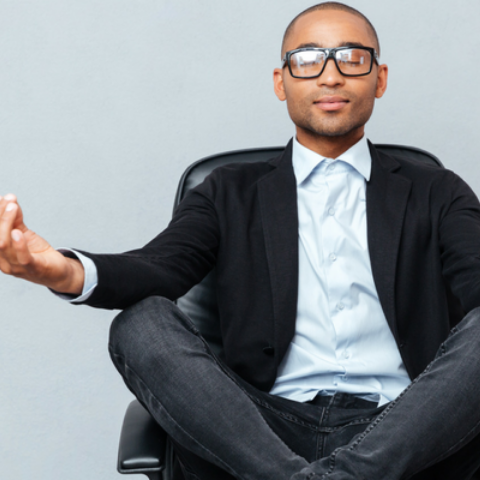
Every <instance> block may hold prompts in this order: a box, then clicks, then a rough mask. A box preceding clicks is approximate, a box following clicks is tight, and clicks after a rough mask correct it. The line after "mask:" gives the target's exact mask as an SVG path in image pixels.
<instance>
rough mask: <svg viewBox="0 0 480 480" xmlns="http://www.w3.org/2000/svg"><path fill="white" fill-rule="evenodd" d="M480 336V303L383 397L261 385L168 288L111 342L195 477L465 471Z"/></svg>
mask: <svg viewBox="0 0 480 480" xmlns="http://www.w3.org/2000/svg"><path fill="white" fill-rule="evenodd" d="M479 346H480V308H479V309H475V310H473V311H472V312H470V314H469V315H467V317H465V319H464V320H463V321H462V322H461V323H460V324H459V325H458V326H457V327H456V328H455V329H454V330H452V333H451V335H450V337H449V338H448V339H447V341H446V342H445V343H444V344H443V345H442V346H441V348H440V350H439V352H438V354H437V357H436V359H435V360H434V361H433V362H432V363H431V364H430V365H429V367H428V368H427V369H426V371H425V372H424V373H423V374H422V375H420V376H419V377H418V378H417V379H415V380H414V381H413V382H412V384H411V385H410V386H409V387H408V388H407V389H406V390H405V391H404V392H403V393H402V394H401V395H400V396H399V398H397V399H396V400H395V401H394V402H391V403H390V404H388V405H387V406H385V407H381V408H378V407H376V406H375V405H374V404H372V403H371V402H367V401H365V400H361V399H357V398H356V397H353V396H352V395H347V394H341V393H339V394H336V395H334V396H333V397H317V398H316V399H315V400H314V401H313V402H308V403H299V402H294V401H290V400H287V399H284V398H281V397H276V396H273V395H269V394H268V393H265V392H260V391H258V390H257V389H255V388H254V387H252V386H251V385H249V384H247V383H246V382H244V381H243V380H242V379H240V378H238V377H237V376H236V375H235V374H234V373H233V372H231V371H230V370H229V369H228V368H227V367H226V366H225V365H224V364H223V363H222V362H220V361H218V360H217V359H216V358H215V356H214V355H213V354H212V353H211V352H210V349H209V348H208V345H207V344H206V343H205V341H204V340H203V339H202V337H201V336H200V335H199V332H198V330H197V329H196V327H195V326H194V325H193V324H192V323H191V321H190V320H189V319H188V317H187V316H186V315H184V314H183V313H182V312H181V311H180V310H179V309H178V308H177V307H176V306H175V305H174V304H173V303H172V302H170V301H168V300H166V299H163V298H161V297H150V298H148V299H146V300H144V301H142V302H140V303H138V304H136V305H134V306H133V307H130V308H129V309H127V310H125V311H124V312H122V313H121V314H120V315H118V316H117V318H116V319H115V320H114V322H113V324H112V328H111V334H110V345H109V348H110V353H111V356H112V359H113V362H114V364H115V366H116V367H117V369H118V370H119V372H120V373H121V375H122V376H123V378H124V380H125V382H126V384H127V386H128V388H129V389H130V390H131V391H132V392H133V393H134V394H135V396H136V397H137V398H138V399H139V400H140V402H141V403H142V404H143V405H144V406H145V407H146V408H147V409H148V410H149V411H150V413H151V414H152V416H153V417H154V418H155V420H156V421H157V422H158V423H159V424H160V425H161V426H162V428H164V429H165V431H166V432H167V433H168V434H169V435H170V437H171V438H172V439H173V442H174V445H175V450H176V451H177V453H178V455H179V458H180V461H181V463H182V466H183V467H184V472H185V474H186V476H187V478H188V479H189V480H190V479H192V480H193V479H195V480H196V479H201V480H227V479H231V478H236V479H241V480H274V479H275V480H320V479H321V480H354V479H355V480H387V479H388V480H397V479H406V478H413V479H415V480H464V479H465V480H466V479H468V478H470V477H471V475H472V474H473V472H474V471H475V470H476V469H477V468H478V467H479V466H480V459H479V458H480V455H479V453H480V436H478V434H479V433H480V409H479V408H478V407H477V399H478V398H479V394H480V361H479V360H480V349H479Z"/></svg>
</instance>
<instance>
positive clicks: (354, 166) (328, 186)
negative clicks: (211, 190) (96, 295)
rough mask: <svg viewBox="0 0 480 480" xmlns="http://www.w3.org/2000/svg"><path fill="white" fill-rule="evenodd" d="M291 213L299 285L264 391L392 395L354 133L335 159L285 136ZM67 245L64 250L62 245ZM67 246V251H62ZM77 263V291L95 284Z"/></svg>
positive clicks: (395, 362)
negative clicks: (292, 325)
mask: <svg viewBox="0 0 480 480" xmlns="http://www.w3.org/2000/svg"><path fill="white" fill-rule="evenodd" d="M292 158H293V168H294V172H295V177H296V180H297V195H298V219H299V231H298V240H299V285H298V305H297V321H296V330H295V335H294V338H293V340H292V342H291V344H290V346H289V348H288V351H287V353H286V355H285V357H284V359H283V362H282V363H281V365H280V368H279V371H278V375H277V379H276V381H275V384H274V386H273V388H272V390H271V392H270V393H272V394H274V395H280V396H282V397H286V398H289V399H291V400H296V401H300V402H305V401H308V400H311V399H313V398H314V397H315V396H316V395H317V394H318V393H321V394H333V393H335V392H348V393H353V394H356V395H360V396H364V397H365V398H369V399H372V400H378V401H379V404H380V405H381V404H384V403H386V402H388V401H391V400H393V399H394V398H396V397H397V396H398V394H399V393H400V392H401V391H402V390H403V389H404V388H405V387H406V386H407V385H408V384H409V383H410V379H409V377H408V374H407V372H406V369H405V366H404V364H403V362H402V359H401V357H400V353H399V351H398V348H397V345H396V343H395V340H394V338H393V335H392V333H391V331H390V328H389V326H388V324H387V321H386V318H385V315H384V314H383V310H382V307H381V306H380V302H379V299H378V295H377V291H376V288H375V284H374V281H373V276H372V269H371V265H370V257H369V253H368V244H367V217H366V181H368V180H369V179H370V171H371V163H372V159H371V156H370V151H369V148H368V144H367V140H366V138H365V137H364V138H362V140H360V141H359V142H358V143H357V144H356V145H354V146H353V147H352V148H350V149H349V150H348V151H347V152H345V153H344V154H342V155H341V156H340V157H339V158H337V159H335V160H334V159H329V158H324V157H322V156H320V155H318V154H316V153H315V152H312V151H311V150H308V149H307V148H305V147H303V146H302V145H300V144H299V143H298V141H297V140H296V139H294V141H293V157H292ZM64 250H69V249H64ZM70 251H72V250H70ZM73 252H74V253H75V254H76V255H77V256H78V257H79V259H80V261H81V262H82V264H83V266H84V267H85V272H86V273H85V283H84V287H83V292H82V295H81V296H80V297H77V298H75V299H71V297H67V296H65V298H66V299H69V301H71V302H73V303H76V302H82V301H85V300H86V299H87V298H88V297H89V296H90V295H91V294H92V292H93V291H94V289H95V287H96V285H97V281H98V280H97V278H98V277H97V270H96V267H95V264H94V263H93V262H92V261H91V260H90V259H89V258H87V257H85V256H84V255H81V254H80V253H78V252H75V251H73Z"/></svg>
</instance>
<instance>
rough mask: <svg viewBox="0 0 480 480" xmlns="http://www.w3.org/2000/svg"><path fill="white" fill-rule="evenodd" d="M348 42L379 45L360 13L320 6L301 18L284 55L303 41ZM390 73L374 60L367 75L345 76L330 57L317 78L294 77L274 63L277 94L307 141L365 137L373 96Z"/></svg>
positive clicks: (314, 44) (307, 44) (319, 43)
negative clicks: (357, 14)
mask: <svg viewBox="0 0 480 480" xmlns="http://www.w3.org/2000/svg"><path fill="white" fill-rule="evenodd" d="M349 44H354V45H357V46H365V47H374V48H375V49H376V50H378V46H377V45H376V44H375V40H374V38H373V34H372V33H371V32H370V30H369V28H368V26H367V25H366V23H365V22H364V20H363V19H362V18H360V17H357V16H355V15H352V14H350V13H348V12H343V11H337V10H321V11H316V12H311V13H309V14H306V15H304V16H303V17H301V18H299V19H298V20H297V22H296V24H295V25H294V27H293V31H292V32H291V34H290V36H289V37H288V38H287V39H286V43H285V46H284V51H283V52H282V55H283V54H285V52H286V51H289V50H294V49H296V48H302V47H322V48H333V47H341V46H345V45H349ZM387 74H388V70H387V66H386V65H380V66H378V65H377V64H376V63H375V62H374V65H373V69H372V72H371V73H370V74H369V75H366V76H363V77H344V76H343V75H342V74H341V73H340V72H339V71H338V70H337V67H336V65H335V63H334V61H333V60H332V59H330V60H329V61H328V62H327V64H326V66H325V69H324V71H323V72H322V74H321V75H320V77H318V78H312V79H301V78H293V77H292V76H291V75H290V72H289V70H288V67H287V66H286V67H285V68H283V69H275V71H274V87H275V93H276V95H277V97H278V98H279V99H280V100H282V101H283V100H286V101H287V108H288V112H289V114H290V117H291V119H292V120H293V122H294V123H295V125H296V126H297V138H298V140H299V141H300V142H301V143H303V144H304V145H307V146H308V143H309V140H310V141H311V140H312V139H315V138H318V137H319V136H320V137H355V139H359V138H361V137H362V136H363V132H364V125H365V123H366V122H367V121H368V119H369V118H370V116H371V114H372V111H373V106H374V102H375V98H380V97H381V96H382V95H383V93H384V92H385V89H386V86H387ZM302 140H303V141H302Z"/></svg>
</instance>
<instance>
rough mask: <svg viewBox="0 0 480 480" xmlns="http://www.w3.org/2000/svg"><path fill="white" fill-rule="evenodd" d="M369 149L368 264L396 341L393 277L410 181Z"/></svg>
mask: <svg viewBox="0 0 480 480" xmlns="http://www.w3.org/2000/svg"><path fill="white" fill-rule="evenodd" d="M369 145H370V153H371V156H372V174H371V177H370V181H369V182H368V183H367V226H368V246H369V252H370V262H371V265H372V273H373V279H374V281H375V285H376V288H377V292H378V297H379V299H380V303H381V305H382V308H383V311H384V313H385V316H386V318H387V321H388V323H389V325H390V328H391V330H392V332H393V334H394V335H395V337H397V326H396V318H395V276H396V266H397V260H398V251H399V247H400V239H401V235H402V227H403V222H404V217H405V210H406V206H407V201H408V197H409V194H410V189H411V181H410V180H409V179H407V178H405V177H403V176H401V175H399V174H397V173H395V171H396V170H398V169H399V168H400V164H399V163H398V162H397V161H396V160H395V159H394V158H393V157H390V156H389V155H386V154H383V153H381V152H379V151H377V150H376V149H375V147H374V146H373V145H372V144H371V143H369ZM397 338H398V337H397Z"/></svg>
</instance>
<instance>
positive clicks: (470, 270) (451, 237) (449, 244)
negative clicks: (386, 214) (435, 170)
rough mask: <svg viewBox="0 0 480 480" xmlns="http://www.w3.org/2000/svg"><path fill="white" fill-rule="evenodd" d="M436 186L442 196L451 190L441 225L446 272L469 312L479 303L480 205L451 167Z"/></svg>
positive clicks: (440, 239)
mask: <svg viewBox="0 0 480 480" xmlns="http://www.w3.org/2000/svg"><path fill="white" fill-rule="evenodd" d="M437 188H438V189H439V190H440V192H442V193H440V195H441V196H442V197H443V198H445V192H448V194H447V195H448V198H447V201H445V202H443V203H442V206H441V209H440V223H439V229H438V231H439V236H440V238H439V245H440V250H441V251H440V254H441V259H442V266H443V267H442V268H443V276H444V278H445V279H446V281H447V282H448V283H449V285H450V288H451V290H452V292H453V294H454V295H455V296H456V297H457V298H458V299H459V301H460V303H461V305H462V307H463V309H464V310H465V311H466V312H468V311H470V310H472V309H473V308H475V307H479V306H480V205H479V201H478V198H477V197H476V195H475V194H474V193H473V191H472V190H471V188H470V187H469V186H468V185H467V184H466V183H465V182H464V181H463V180H462V179H461V178H460V177H458V176H457V175H455V174H454V173H452V172H450V171H445V175H444V176H443V178H442V181H441V182H439V183H438V185H437ZM437 193H439V192H437Z"/></svg>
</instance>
